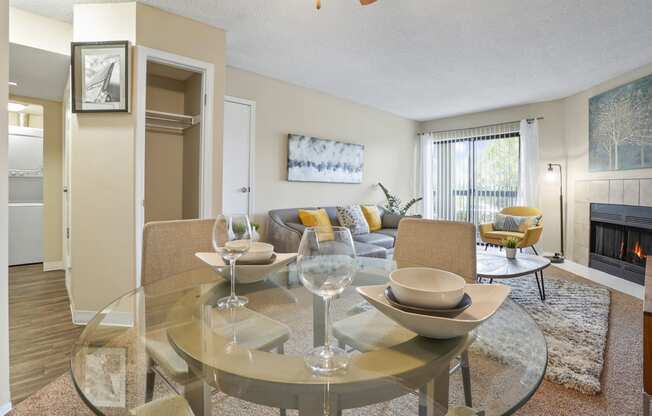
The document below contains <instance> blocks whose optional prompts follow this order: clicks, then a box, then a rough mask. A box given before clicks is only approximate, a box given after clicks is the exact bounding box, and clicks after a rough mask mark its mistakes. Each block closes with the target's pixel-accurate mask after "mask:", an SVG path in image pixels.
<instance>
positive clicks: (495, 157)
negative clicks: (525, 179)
mask: <svg viewBox="0 0 652 416" xmlns="http://www.w3.org/2000/svg"><path fill="white" fill-rule="evenodd" d="M518 136H519V123H518V122H512V123H504V124H499V125H493V126H485V127H479V128H472V129H462V130H453V131H442V132H434V133H426V134H422V135H421V136H420V138H421V151H422V162H421V163H422V180H421V183H422V186H423V195H424V205H423V206H424V213H423V214H424V216H425V217H426V218H438V219H447V220H455V221H469V222H472V223H475V224H478V223H481V222H485V221H488V220H489V221H491V220H493V216H494V214H495V212H496V211H498V210H500V209H501V208H503V207H504V206H509V205H514V204H515V202H516V197H517V191H518V183H519V172H518V170H519V137H518ZM503 139H504V140H503Z"/></svg>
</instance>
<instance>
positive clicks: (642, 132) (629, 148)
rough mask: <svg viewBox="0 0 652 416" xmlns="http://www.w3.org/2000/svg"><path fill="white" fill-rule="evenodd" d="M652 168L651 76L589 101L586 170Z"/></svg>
mask: <svg viewBox="0 0 652 416" xmlns="http://www.w3.org/2000/svg"><path fill="white" fill-rule="evenodd" d="M650 167H652V75H649V76H646V77H644V78H641V79H638V80H636V81H633V82H630V83H629V84H625V85H622V86H620V87H617V88H614V89H612V90H609V91H606V92H604V93H602V94H600V95H596V96H594V97H591V98H590V99H589V170H590V171H608V170H626V169H641V168H650Z"/></svg>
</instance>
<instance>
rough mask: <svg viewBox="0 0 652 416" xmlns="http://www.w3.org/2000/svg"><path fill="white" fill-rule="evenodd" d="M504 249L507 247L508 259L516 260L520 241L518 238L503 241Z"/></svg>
mask: <svg viewBox="0 0 652 416" xmlns="http://www.w3.org/2000/svg"><path fill="white" fill-rule="evenodd" d="M502 243H503V247H505V255H506V256H507V258H508V259H515V258H516V246H517V245H518V240H517V239H516V238H513V237H510V238H506V239H504V240H503V241H502Z"/></svg>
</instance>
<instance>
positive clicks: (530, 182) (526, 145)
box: [518, 119, 539, 207]
mask: <svg viewBox="0 0 652 416" xmlns="http://www.w3.org/2000/svg"><path fill="white" fill-rule="evenodd" d="M519 133H520V135H521V160H520V165H521V170H520V175H519V186H518V204H519V205H524V206H528V207H538V206H539V122H538V121H537V120H536V119H534V120H531V121H530V122H528V120H521V125H520V127H519Z"/></svg>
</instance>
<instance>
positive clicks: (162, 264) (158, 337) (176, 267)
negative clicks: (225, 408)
mask: <svg viewBox="0 0 652 416" xmlns="http://www.w3.org/2000/svg"><path fill="white" fill-rule="evenodd" d="M214 224H215V220H214V219H194V220H176V221H156V222H149V223H147V224H146V225H145V227H144V229H143V256H142V268H141V281H142V283H143V285H150V284H152V283H156V282H159V281H161V280H163V279H166V278H168V277H172V276H177V277H178V276H179V275H183V276H184V278H188V279H189V280H192V279H202V276H206V274H208V275H209V276H210V277H211V279H207V280H208V281H213V282H214V281H215V280H214V278H212V277H213V276H214V273H215V272H214V271H213V270H212V269H211V268H210V267H209V266H208V265H206V263H204V262H203V261H201V260H200V259H199V258H197V257H196V256H195V253H198V252H210V251H213V250H214V249H213V243H212V236H213V225H214ZM203 279H206V278H205V277H204V278H203ZM225 283H226V282H225ZM189 284H191V282H189ZM152 303H153V300H152ZM145 306H146V307H147V305H145ZM252 322H253V320H249V321H248V324H249V325H247V326H246V328H245V330H246V331H252V332H255V333H265V334H273V335H271V336H273V339H261V338H260V337H259V336H251V337H245V336H244V335H243V338H250V339H252V340H254V341H255V345H254V344H252V345H247V347H248V348H251V349H264V350H273V349H276V350H277V352H278V353H279V354H282V353H283V351H284V344H285V342H286V341H287V340H288V339H289V337H290V329H289V328H288V327H287V326H286V325H284V324H282V323H273V321H271V320H269V319H265V320H261V323H260V325H264V326H265V328H267V329H269V326H270V325H272V324H275V325H277V326H278V328H275V329H276V330H275V331H258V329H257V327H256V325H255V322H254V324H252ZM270 322H272V323H270ZM148 328H149V326H148ZM145 349H146V353H147V354H148V357H149V365H148V369H147V379H146V394H145V397H146V401H150V400H151V399H152V396H153V391H154V382H155V378H156V375H157V374H158V375H159V376H160V377H161V378H162V379H163V380H164V381H165V382H166V383H167V384H168V385H169V386H170V387H171V388H172V389H173V390H175V391H176V390H177V389H175V387H174V383H176V384H178V385H181V386H187V385H188V384H189V383H192V382H194V381H195V380H196V377H195V376H194V375H193V374H192V372H191V370H190V369H189V367H188V364H187V363H186V362H185V360H183V358H181V357H180V356H179V355H178V354H177V353H176V351H174V349H173V348H172V346H171V345H170V344H169V342H168V340H167V330H166V328H165V327H162V328H156V329H155V330H153V331H149V332H148V333H147V336H146V342H145ZM157 366H158V367H157ZM159 368H160V369H161V370H162V371H157V370H158V369H159ZM171 381H172V382H173V383H172V382H171ZM281 414H284V410H283V409H281ZM197 416H200V415H197Z"/></svg>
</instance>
